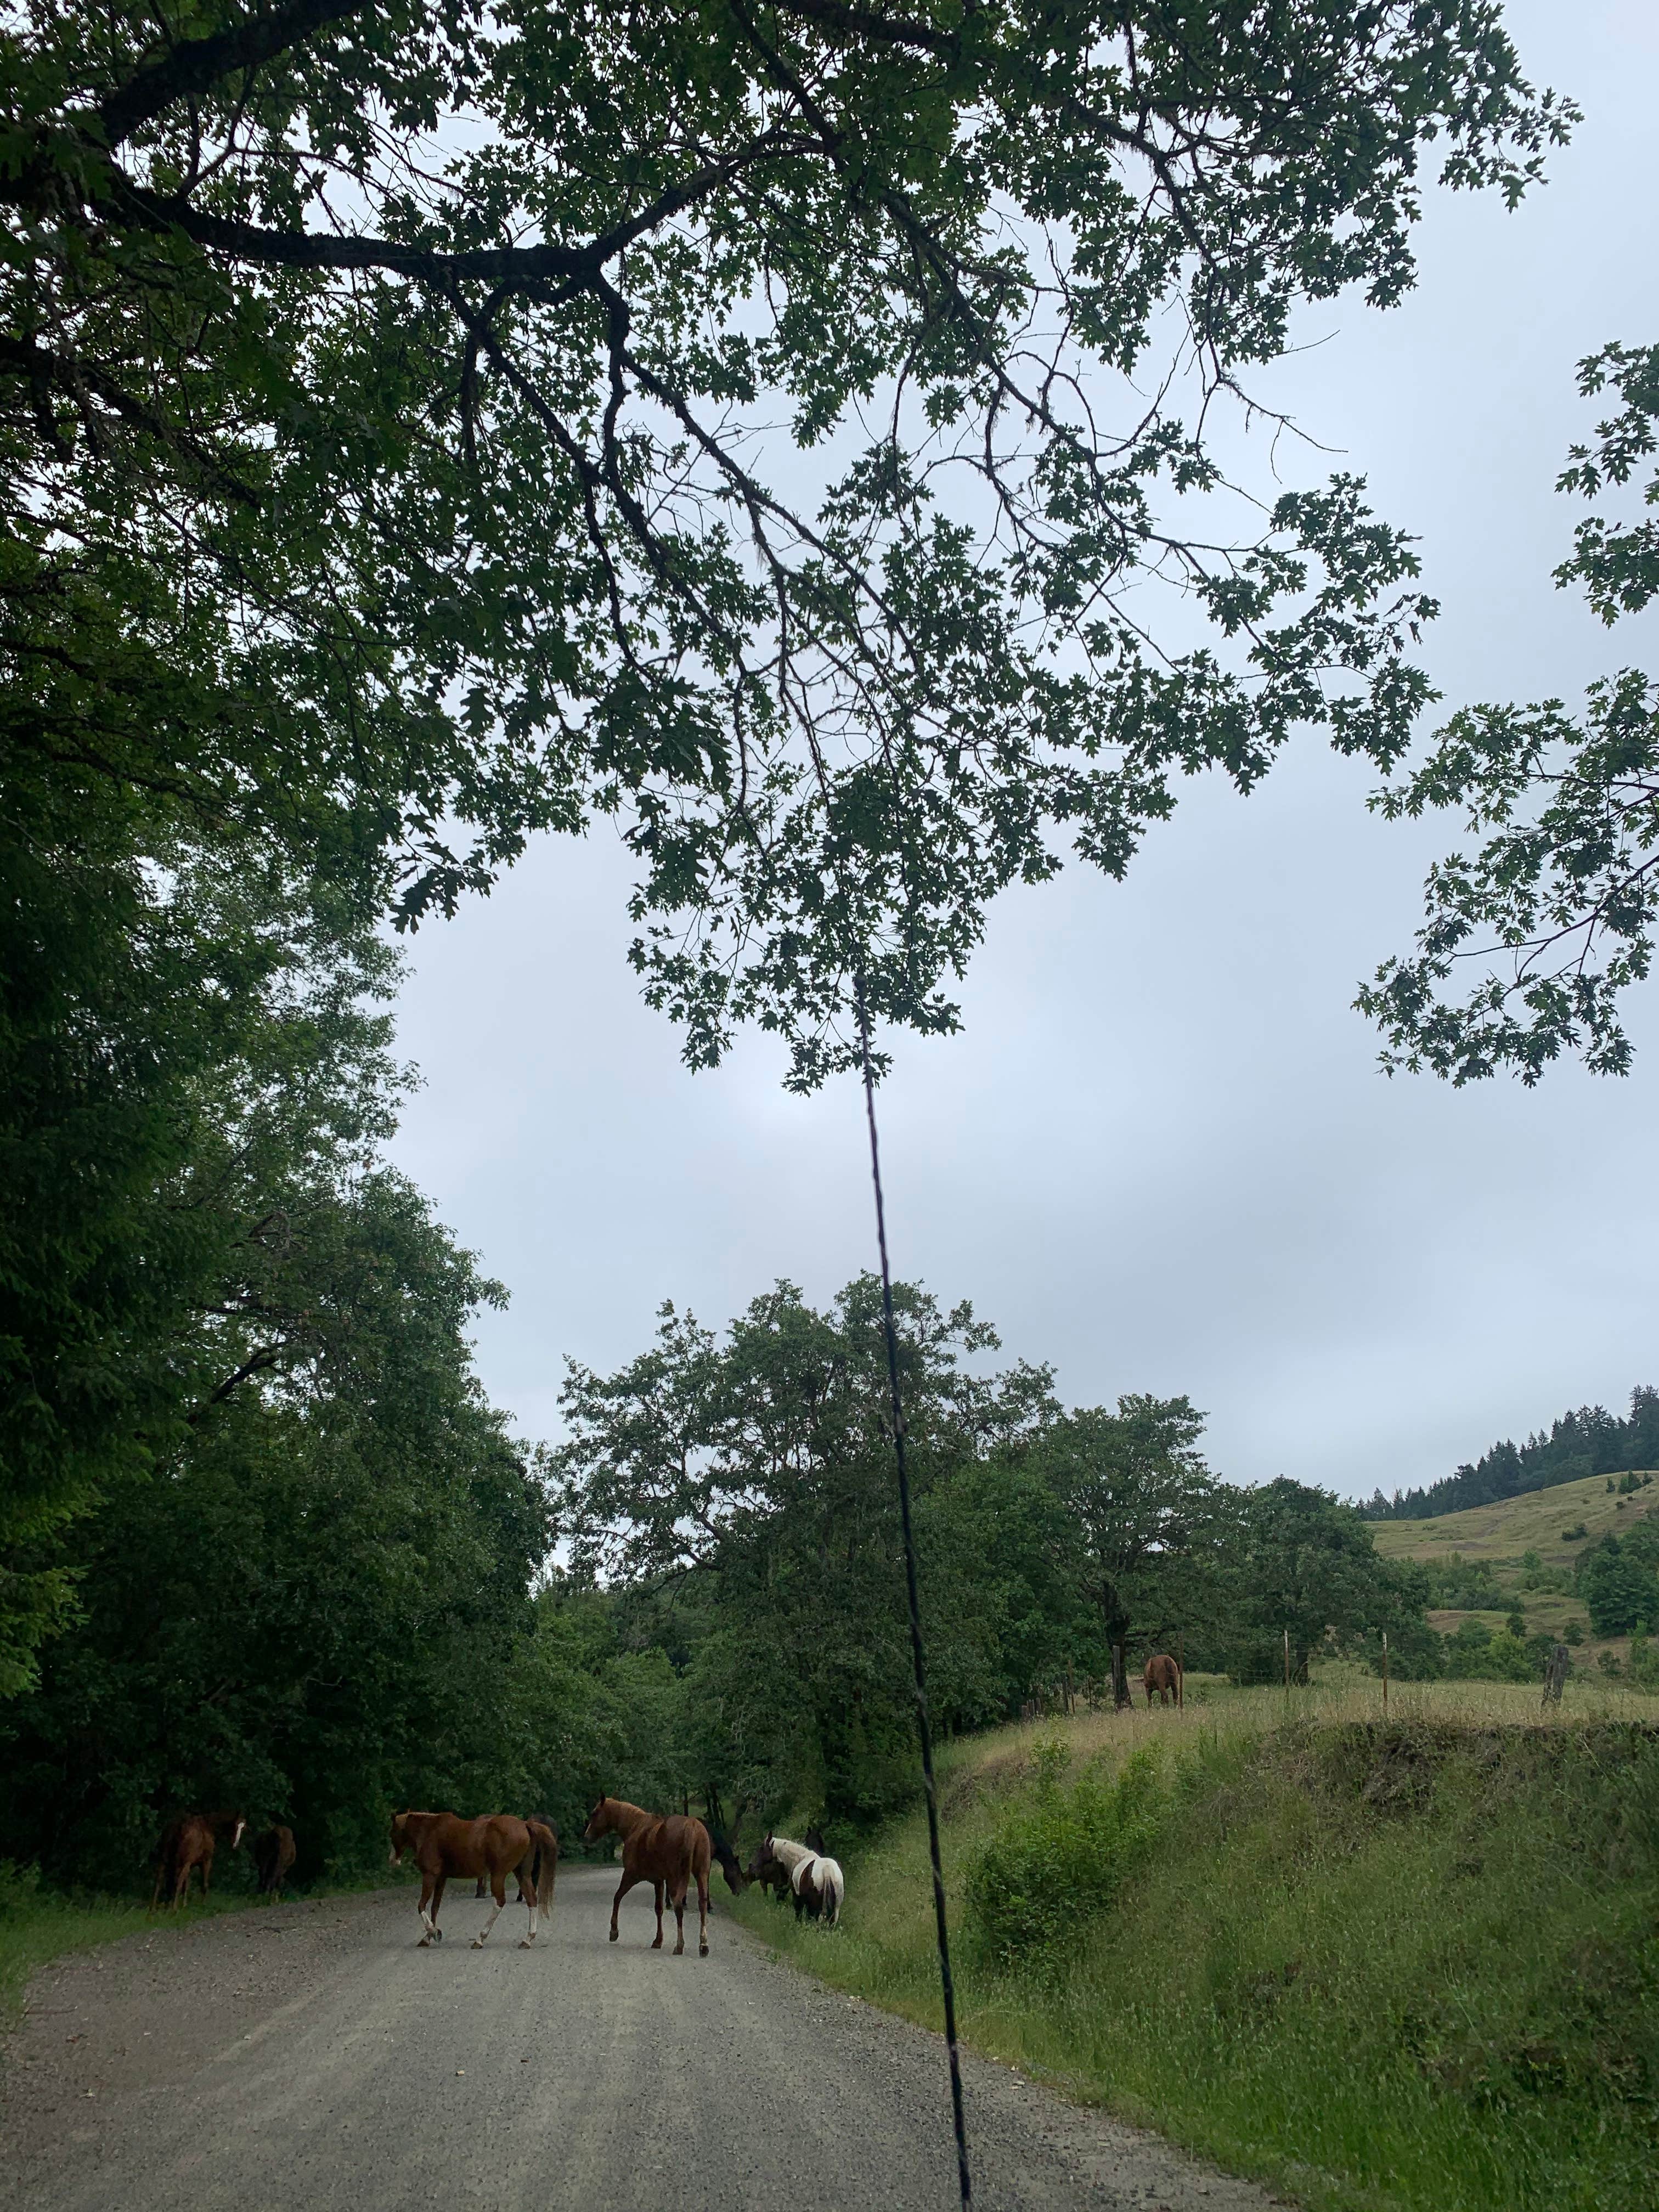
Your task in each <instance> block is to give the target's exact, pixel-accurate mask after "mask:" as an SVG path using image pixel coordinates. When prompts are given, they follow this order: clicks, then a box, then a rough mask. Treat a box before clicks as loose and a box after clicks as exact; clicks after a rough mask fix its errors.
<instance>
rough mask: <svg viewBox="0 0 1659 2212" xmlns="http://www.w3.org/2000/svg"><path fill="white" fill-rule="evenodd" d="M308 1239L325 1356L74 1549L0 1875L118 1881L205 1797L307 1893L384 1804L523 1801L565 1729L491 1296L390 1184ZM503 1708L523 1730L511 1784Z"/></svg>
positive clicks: (17, 1720)
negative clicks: (322, 1301) (538, 1632)
mask: <svg viewBox="0 0 1659 2212" xmlns="http://www.w3.org/2000/svg"><path fill="white" fill-rule="evenodd" d="M326 1226H327V1227H328V1228H330V1229H331V1231H332V1232H333V1234H332V1239H331V1249H330V1250H329V1251H328V1253H327V1255H326V1256H327V1260H328V1262H329V1282H328V1286H327V1293H326V1295H327V1296H328V1298H329V1303H330V1304H331V1308H332V1312H331V1315H330V1316H329V1318H330V1321H331V1323H332V1324H333V1326H332V1328H331V1330H330V1331H329V1333H328V1335H327V1338H326V1340H324V1341H322V1342H320V1343H319V1345H318V1346H315V1347H314V1348H313V1351H312V1352H311V1354H310V1357H309V1358H307V1361H306V1363H305V1364H304V1366H303V1367H301V1366H299V1365H298V1364H296V1365H295V1366H293V1367H290V1368H289V1371H288V1378H287V1382H286V1385H285V1387H283V1388H282V1389H270V1388H267V1389H249V1388H246V1387H242V1388H239V1389H236V1390H235V1391H234V1392H232V1393H230V1394H228V1395H226V1396H225V1397H223V1398H222V1399H221V1400H219V1401H218V1402H216V1403H215V1402H213V1401H211V1400H209V1401H206V1402H205V1403H204V1406H203V1407H202V1410H201V1412H200V1417H199V1419H197V1421H196V1422H195V1423H194V1424H193V1425H191V1426H190V1427H189V1428H188V1429H187V1430H186V1431H185V1433H184V1435H182V1436H181V1437H180V1438H179V1441H178V1442H177V1443H176V1444H175V1445H174V1446H173V1449H170V1450H169V1451H168V1452H167V1455H165V1456H164V1457H163V1458H161V1461H160V1462H159V1463H158V1464H157V1465H156V1466H155V1468H153V1469H147V1468H141V1469H135V1470H134V1471H133V1472H132V1473H131V1474H129V1475H127V1476H125V1478H123V1479H121V1480H118V1481H115V1482H112V1484H111V1485H110V1486H109V1487H108V1488H107V1490H106V1494H105V1496H104V1497H103V1498H102V1500H101V1502H100V1505H99V1508H98V1510H96V1512H95V1513H94V1514H93V1515H92V1516H90V1517H89V1518H88V1520H87V1521H85V1522H81V1523H79V1524H77V1525H76V1528H75V1530H74V1531H73V1532H72V1533H73V1543H72V1547H70V1549H69V1550H68V1552H67V1556H68V1558H69V1559H70V1560H72V1562H73V1566H74V1571H75V1574H76V1599H77V1604H78V1609H79V1616H80V1617H79V1619H78V1620H77V1622H76V1625H75V1626H72V1627H70V1629H69V1630H68V1632H66V1633H64V1635H62V1636H61V1637H59V1638H58V1639H57V1640H56V1641H54V1642H53V1643H52V1644H50V1645H49V1646H48V1647H47V1648H46V1654H45V1657H44V1661H43V1663H42V1667H41V1672H40V1681H39V1685H38V1686H37V1687H36V1688H34V1689H33V1691H32V1692H28V1693H27V1694H25V1695H24V1696H22V1697H20V1698H18V1699H15V1700H14V1701H13V1703H12V1704H11V1705H10V1706H9V1708H7V1710H6V1713H5V1717H4V1722H3V1740H0V1741H3V1760H4V1765H5V1769H6V1772H7V1776H8V1783H9V1786H8V1790H7V1791H6V1793H5V1808H4V1812H3V1814H0V1855H6V1856H11V1857H18V1858H31V1859H33V1858H38V1859H39V1860H40V1862H41V1863H43V1865H45V1866H46V1868H47V1869H49V1870H50V1871H52V1872H53V1873H57V1874H73V1875H78V1876H81V1877H82V1878H88V1877H91V1878H101V1879H103V1880H104V1881H110V1880H111V1879H112V1878H113V1879H115V1880H117V1881H121V1880H125V1879H128V1878H131V1875H133V1873H134V1872H135V1871H136V1870H137V1869H139V1868H140V1867H142V1864H143V1860H144V1858H145V1857H146V1854H147V1853H148V1850H149V1847H150V1845H151V1844H152V1843H153V1841H154V1838H155V1833H156V1830H157V1827H158V1826H159V1825H160V1821H161V1819H162V1818H164V1817H165V1815H166V1814H167V1812H169V1811H170V1810H172V1809H173V1808H177V1807H179V1806H181V1805H188V1804H201V1803H204V1802H208V1803H234V1804H238V1805H240V1806H241V1807H242V1808H244V1809H245V1810H246V1811H247V1812H249V1813H250V1814H255V1815H257V1816H258V1817H261V1818H264V1817H268V1816H274V1817H281V1818H283V1819H285V1820H289V1821H290V1823H291V1825H293V1826H294V1827H295V1832H296V1834H297V1835H298V1837H299V1838H300V1843H301V1869H300V1871H301V1875H302V1876H304V1875H306V1874H307V1873H311V1872H314V1871H316V1870H317V1869H320V1868H322V1867H324V1866H328V1867H331V1868H334V1869H356V1868H357V1867H360V1866H362V1865H363V1864H364V1863H372V1862H373V1860H374V1857H376V1856H377V1855H378V1853H379V1851H380V1848H381V1845H382V1842H383V1828H384V1821H385V1815H386V1809H387V1808H388V1805H389V1804H390V1802H392V1801H393V1800H394V1799H396V1800H399V1801H401V1802H410V1800H411V1799H413V1800H415V1801H416V1802H421V1801H423V1800H431V1799H435V1800H439V1801H441V1800H444V1799H446V1798H448V1799H453V1798H459V1799H460V1801H461V1802H466V1801H467V1800H468V1799H470V1798H472V1797H475V1796H478V1795H480V1794H483V1795H485V1796H495V1795H498V1794H500V1793H501V1791H502V1790H504V1789H505V1790H507V1791H508V1792H509V1793H512V1794H514V1795H517V1796H518V1797H519V1802H527V1800H528V1795H529V1794H530V1793H531V1792H532V1790H534V1791H535V1793H536V1794H537V1795H538V1797H539V1795H540V1786H541V1785H542V1784H544V1779H545V1768H544V1765H543V1763H542V1762H541V1761H540V1760H539V1759H535V1758H533V1757H532V1756H530V1755H529V1752H530V1744H531V1742H544V1741H546V1740H547V1737H548V1734H549V1733H550V1732H551V1731H555V1730H556V1729H558V1728H560V1727H561V1726H562V1727H565V1728H569V1727H570V1726H571V1725H572V1724H573V1722H574V1723H580V1719H581V1716H580V1712H577V1713H574V1714H573V1713H572V1712H571V1711H569V1710H568V1705H569V1703H570V1701H569V1700H568V1699H567V1700H566V1705H567V1710H566V1711H564V1712H563V1713H561V1712H560V1710H559V1705H558V1703H557V1701H556V1699H552V1698H547V1703H546V1706H545V1709H544V1710H536V1709H535V1708H536V1705H538V1704H539V1703H540V1700H541V1699H544V1698H546V1697H547V1692H548V1691H549V1689H550V1679H549V1668H550V1665H551V1662H552V1654H551V1651H550V1649H547V1648H543V1647H541V1646H539V1645H538V1640H537V1639H536V1638H534V1636H533V1633H532V1632H533V1629H534V1626H535V1621H534V1615H533V1613H532V1606H531V1601H530V1597H529V1584H530V1581H531V1578H532V1575H533V1574H534V1573H535V1571H536V1570H537V1568H538V1565H539V1564H540V1562H541V1559H542V1558H543V1556H544V1553H545V1551H546V1548H547V1545H548V1541H549V1533H550V1532H549V1524H548V1516H547V1510H546V1504H545V1501H544V1496H543V1493H542V1491H541V1488H540V1486H539V1484H538V1481H537V1480H535V1478H534V1477H533V1476H532V1474H531V1473H530V1472H529V1470H528V1469H527V1468H526V1464H525V1462H524V1460H523V1458H522V1456H521V1455H520V1454H519V1453H517V1452H516V1451H515V1450H514V1449H513V1447H512V1445H511V1444H510V1443H509V1441H508V1439H507V1437H506V1436H505V1435H504V1433H503V1431H502V1429H501V1423H500V1420H499V1419H498V1418H497V1417H496V1416H495V1415H494V1414H493V1413H490V1411H489V1409H488V1408H487V1407H484V1406H483V1404H482V1402H481V1401H480V1400H479V1399H478V1396H477V1390H476V1386H475V1385H474V1384H473V1383H472V1382H471V1377H470V1376H469V1373H468V1370H467V1364H466V1347H465V1338H464V1336H463V1334H462V1331H463V1328H464V1327H465V1322H466V1319H467V1316H468V1315H469V1313H470V1312H471V1309H472V1307H473V1305H474V1304H475V1303H476V1302H477V1298H478V1297H479V1296H480V1295H481V1292H482V1291H485V1290H487V1289H488V1288H489V1286H488V1285H480V1283H479V1282H478V1279H477V1276H476V1275H475V1274H474V1273H473V1271H472V1268H471V1264H470V1262H469V1261H467V1259H466V1257H465V1255H462V1254H459V1253H457V1252H455V1251H454V1249H453V1247H452V1246H450V1245H449V1244H448V1243H447V1240H446V1239H445V1238H444V1237H443V1236H442V1234H441V1231H437V1230H436V1229H435V1227H434V1226H433V1225H432V1224H431V1223H430V1221H429V1220H428V1217H427V1214H426V1211H425V1208H424V1206H422V1204H421V1202H420V1200H418V1199H417V1198H416V1195H415V1194H413V1193H412V1192H411V1191H410V1190H409V1189H408V1188H407V1187H406V1186H405V1185H403V1184H402V1183H400V1182H398V1181H397V1180H396V1179H395V1178H393V1177H392V1176H387V1175H386V1174H385V1173H381V1174H379V1175H376V1176H370V1177H369V1178H368V1179H367V1180H366V1181H365V1182H363V1183H362V1185H361V1186H360V1188H358V1189H357V1190H356V1192H355V1193H354V1194H352V1196H351V1198H350V1199H349V1200H348V1201H347V1202H346V1203H345V1204H343V1206H342V1207H341V1209H340V1214H339V1218H337V1219H336V1220H335V1221H334V1222H332V1223H330V1224H328V1225H326ZM307 1227H308V1228H309V1230H310V1231H311V1233H312V1235H313V1237H316V1234H317V1225H316V1224H315V1223H313V1224H310V1225H307ZM311 1256H312V1258H313V1261H314V1260H315V1259H316V1257H317V1254H316V1250H315V1247H314V1245H313V1253H312V1255H311ZM266 1318H267V1320H268V1319H269V1316H267V1317H266ZM532 1647H534V1648H532ZM526 1668H528V1669H529V1671H530V1674H531V1676H532V1678H533V1680H535V1682H536V1686H537V1698H536V1699H535V1700H533V1701H532V1700H531V1699H529V1698H528V1697H527V1696H526V1686H525V1684H524V1680H523V1676H524V1671H525V1670H526ZM567 1671H568V1670H567ZM508 1714H511V1715H513V1716H515V1717H516V1719H517V1723H518V1725H519V1727H520V1729H533V1730H534V1731H535V1734H534V1736H533V1737H532V1738H531V1739H529V1740H528V1741H526V1745H525V1748H524V1749H523V1750H522V1751H520V1753H519V1754H518V1758H517V1763H516V1765H515V1764H514V1760H513V1756H512V1755H511V1753H510V1752H509V1749H508V1747H509V1745H510V1743H511V1741H512V1737H513V1729H512V1728H510V1727H509V1726H507V1724H506V1720H505V1717H506V1716H507V1715H508Z"/></svg>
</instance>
